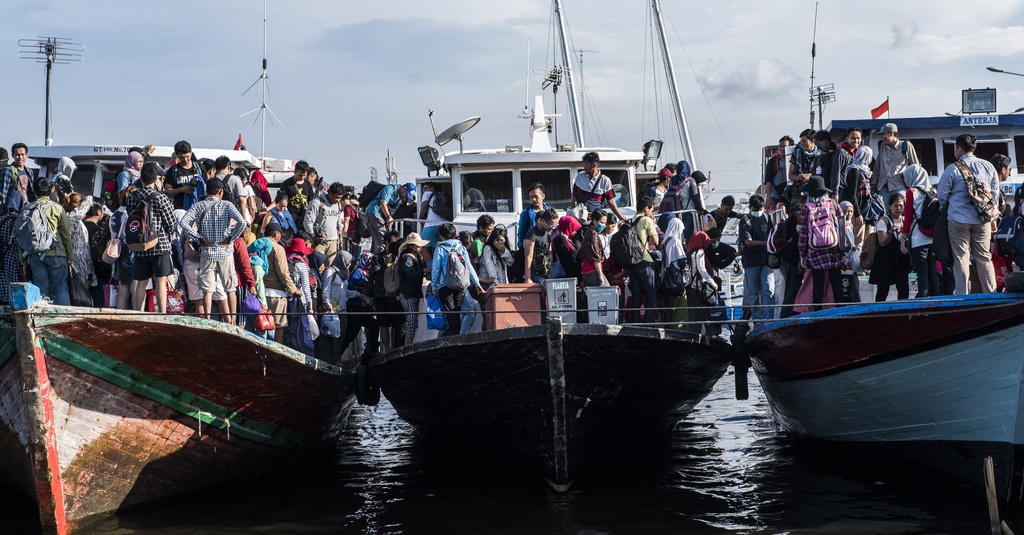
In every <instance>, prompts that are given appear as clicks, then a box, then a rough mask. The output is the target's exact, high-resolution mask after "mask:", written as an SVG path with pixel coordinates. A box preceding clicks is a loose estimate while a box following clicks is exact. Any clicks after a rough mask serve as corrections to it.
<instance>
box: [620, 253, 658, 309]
mask: <svg viewBox="0 0 1024 535" xmlns="http://www.w3.org/2000/svg"><path fill="white" fill-rule="evenodd" d="M626 271H628V272H629V293H630V295H632V296H633V306H632V307H631V308H630V310H629V321H630V322H631V323H640V304H641V302H642V301H645V302H646V303H647V314H645V315H644V319H645V321H646V322H647V323H653V322H654V317H655V315H656V314H655V313H654V311H653V310H651V309H652V308H657V307H658V289H657V288H655V287H654V264H653V263H652V262H640V263H639V264H637V265H635V266H632V267H630V268H628V269H627V270H626Z"/></svg>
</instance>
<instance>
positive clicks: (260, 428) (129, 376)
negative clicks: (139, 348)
mask: <svg viewBox="0 0 1024 535" xmlns="http://www.w3.org/2000/svg"><path fill="white" fill-rule="evenodd" d="M44 345H45V347H46V352H47V354H48V355H51V356H53V357H55V358H58V359H60V360H62V361H64V362H66V363H68V364H70V365H72V366H75V367H76V368H79V369H81V370H83V371H86V372H88V373H90V374H92V375H95V376H96V377H97V378H99V379H103V380H104V381H107V382H110V383H113V384H115V385H117V386H120V387H121V388H124V389H125V390H128V391H129V392H132V393H135V394H139V395H141V396H143V397H145V398H148V399H151V400H153V401H156V402H157V403H160V404H162V405H164V406H166V407H169V408H171V409H173V410H176V411H178V412H180V413H182V414H184V415H186V416H189V417H191V418H196V419H197V420H200V421H202V422H203V424H205V425H207V426H211V427H216V428H218V429H224V430H227V429H230V430H231V432H232V433H233V434H234V435H235V436H237V437H239V438H245V439H248V440H253V441H256V442H260V443H263V444H270V445H273V446H277V447H281V448H289V449H291V448H298V447H301V446H303V445H305V444H306V443H307V442H308V441H309V435H308V434H307V433H301V432H298V431H295V430H291V429H286V428H283V427H278V426H275V425H269V424H266V423H264V422H260V421H258V420H254V419H251V418H247V417H245V416H242V415H240V414H238V413H237V412H235V411H232V410H229V409H226V408H224V407H222V406H220V405H217V404H216V403H212V402H210V401H208V400H206V399H203V398H201V397H199V396H197V395H195V394H193V393H192V392H188V391H185V390H183V389H181V388H178V387H176V386H175V385H172V384H170V383H166V382H164V381H160V380H158V379H155V378H153V377H150V376H148V375H146V374H144V373H142V372H141V371H139V370H136V369H134V368H132V367H131V366H128V365H127V364H123V363H121V362H118V361H116V360H114V359H112V358H109V357H106V356H104V355H101V354H99V353H97V352H95V351H93V350H91V349H88V348H85V347H82V346H81V345H79V344H76V343H74V342H71V341H69V340H64V339H61V338H47V339H45V340H44Z"/></svg>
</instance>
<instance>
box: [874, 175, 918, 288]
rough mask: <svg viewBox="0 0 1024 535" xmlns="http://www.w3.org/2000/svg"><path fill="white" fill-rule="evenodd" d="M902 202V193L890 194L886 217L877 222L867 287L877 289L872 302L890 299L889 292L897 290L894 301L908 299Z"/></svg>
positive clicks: (908, 264) (908, 263)
mask: <svg viewBox="0 0 1024 535" xmlns="http://www.w3.org/2000/svg"><path fill="white" fill-rule="evenodd" d="M905 212H906V210H905V200H904V198H903V193H900V192H898V191H897V192H890V193H889V213H888V215H885V216H882V218H881V219H879V220H878V227H877V230H876V231H875V233H876V234H877V236H878V249H877V250H876V251H875V259H874V263H873V264H872V265H871V277H870V278H869V279H868V282H869V283H870V284H874V285H875V286H876V289H875V301H876V302H877V301H885V300H887V299H888V298H889V288H890V287H892V286H896V299H907V298H909V297H910V281H909V279H908V277H907V276H908V275H909V274H910V257H909V256H907V249H906V248H905V247H902V239H901V234H902V229H903V227H905V226H906V225H905V224H904V222H903V214H904V213H905Z"/></svg>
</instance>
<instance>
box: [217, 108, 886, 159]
mask: <svg viewBox="0 0 1024 535" xmlns="http://www.w3.org/2000/svg"><path fill="white" fill-rule="evenodd" d="M886 109H888V108H886ZM235 150H242V134H238V141H236V142H235Z"/></svg>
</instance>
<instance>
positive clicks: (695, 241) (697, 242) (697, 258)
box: [680, 232, 721, 334]
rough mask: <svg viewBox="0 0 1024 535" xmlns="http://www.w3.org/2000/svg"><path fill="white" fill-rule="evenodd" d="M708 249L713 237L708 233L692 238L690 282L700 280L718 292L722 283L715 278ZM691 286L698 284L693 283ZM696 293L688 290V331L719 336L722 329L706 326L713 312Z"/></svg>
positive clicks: (687, 253)
mask: <svg viewBox="0 0 1024 535" xmlns="http://www.w3.org/2000/svg"><path fill="white" fill-rule="evenodd" d="M680 236H682V234H680ZM708 247H711V237H710V236H708V234H707V233H706V232H698V233H696V234H694V235H693V237H692V238H690V243H688V244H687V246H686V257H687V262H688V263H689V266H690V267H689V269H690V280H691V281H694V279H698V278H699V279H700V280H702V281H704V282H707V283H708V284H710V285H711V287H712V288H714V289H715V290H718V288H719V286H720V281H719V280H717V279H716V277H715V276H714V272H715V271H714V268H713V267H712V266H711V262H710V261H709V259H708V256H707V254H706V251H707V249H708ZM691 284H697V283H696V282H692V283H691ZM696 291H697V290H694V289H693V288H692V287H690V288H687V292H686V293H687V298H688V300H689V302H688V303H687V305H688V308H689V312H688V314H687V315H688V320H689V322H690V327H689V329H688V330H689V331H691V332H694V333H698V334H699V333H701V332H702V330H703V332H704V333H706V334H717V333H718V332H720V331H721V327H718V326H716V327H715V328H712V327H710V326H708V325H707V324H706V322H708V321H710V319H711V310H710V309H709V308H708V305H706V304H705V303H703V302H701V301H700V300H699V299H698V298H697V295H696Z"/></svg>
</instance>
